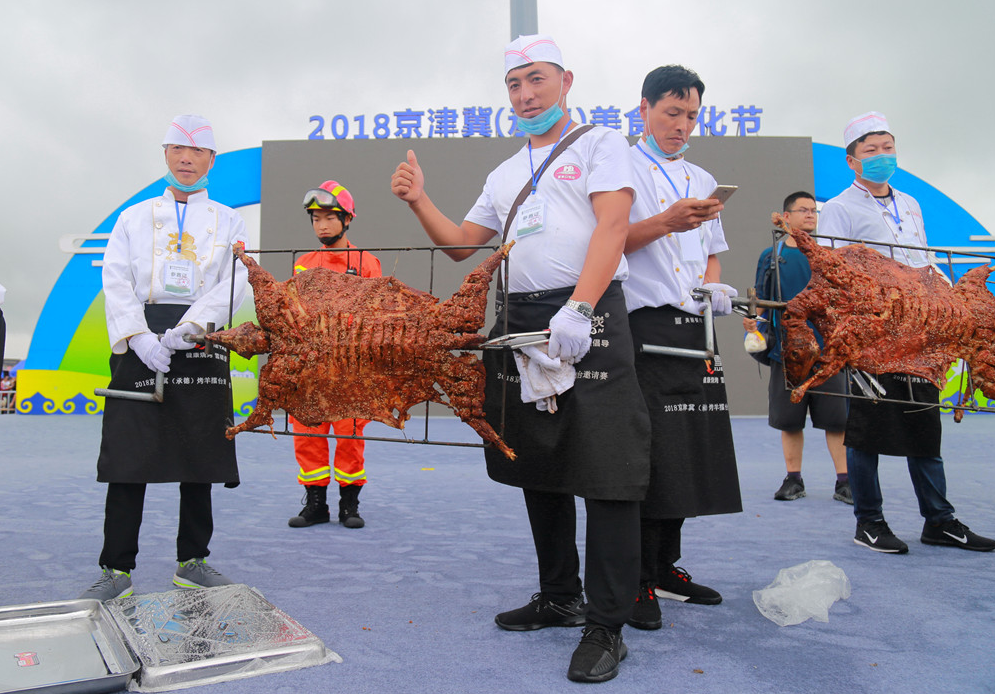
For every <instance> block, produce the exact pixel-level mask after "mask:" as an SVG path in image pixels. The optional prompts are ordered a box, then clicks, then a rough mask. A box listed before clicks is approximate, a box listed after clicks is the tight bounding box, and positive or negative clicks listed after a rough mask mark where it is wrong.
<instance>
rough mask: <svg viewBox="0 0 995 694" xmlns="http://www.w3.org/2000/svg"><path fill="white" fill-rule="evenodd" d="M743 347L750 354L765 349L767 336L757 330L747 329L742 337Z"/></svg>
mask: <svg viewBox="0 0 995 694" xmlns="http://www.w3.org/2000/svg"><path fill="white" fill-rule="evenodd" d="M743 349H745V350H746V351H747V352H750V353H751V354H752V353H754V352H763V351H764V350H765V349H767V338H766V337H764V334H763V333H762V332H760V331H759V330H747V331H746V335H745V336H744V337H743Z"/></svg>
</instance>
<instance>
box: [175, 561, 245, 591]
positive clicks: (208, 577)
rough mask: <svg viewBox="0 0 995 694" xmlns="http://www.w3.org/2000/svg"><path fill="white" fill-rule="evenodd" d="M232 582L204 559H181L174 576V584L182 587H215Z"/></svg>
mask: <svg viewBox="0 0 995 694" xmlns="http://www.w3.org/2000/svg"><path fill="white" fill-rule="evenodd" d="M231 583H232V582H231V581H229V580H228V579H227V578H225V577H224V574H222V573H221V572H220V571H218V570H217V569H214V568H213V567H211V565H210V564H208V563H207V561H206V560H204V559H189V560H187V561H181V562H180V565H179V567H177V569H176V574H175V575H174V576H173V584H174V585H177V586H179V587H180V588H214V587H216V586H227V585H231Z"/></svg>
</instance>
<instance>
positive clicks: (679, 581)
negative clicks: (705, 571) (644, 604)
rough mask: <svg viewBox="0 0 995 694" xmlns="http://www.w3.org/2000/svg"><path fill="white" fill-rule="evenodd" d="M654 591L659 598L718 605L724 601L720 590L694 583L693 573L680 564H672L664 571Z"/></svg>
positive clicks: (695, 603)
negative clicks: (692, 579)
mask: <svg viewBox="0 0 995 694" xmlns="http://www.w3.org/2000/svg"><path fill="white" fill-rule="evenodd" d="M654 592H655V593H656V597H658V598H665V599H667V600H680V601H681V602H690V603H692V604H694V605H718V604H719V603H720V602H722V596H721V595H719V592H718V591H716V590H712V589H711V588H709V587H708V586H702V585H698V584H697V583H693V582H692V581H691V574H689V573H688V572H687V571H685V570H684V569H682V568H681V567H679V566H671V567H670V569H669V570H667V571H664V572H663V575H662V576H661V577H660V583H659V585H657V587H656V590H655V591H654Z"/></svg>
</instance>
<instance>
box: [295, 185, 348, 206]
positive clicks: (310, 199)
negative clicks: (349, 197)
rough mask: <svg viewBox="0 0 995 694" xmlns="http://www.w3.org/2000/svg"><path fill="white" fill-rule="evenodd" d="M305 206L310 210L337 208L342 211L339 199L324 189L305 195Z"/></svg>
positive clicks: (310, 191)
mask: <svg viewBox="0 0 995 694" xmlns="http://www.w3.org/2000/svg"><path fill="white" fill-rule="evenodd" d="M303 205H304V207H306V208H308V209H315V208H322V209H334V208H336V207H338V208H339V209H342V208H341V206H340V205H339V199H338V198H337V197H335V196H334V195H332V194H331V193H329V192H328V191H327V190H325V189H324V188H315V189H314V190H309V191H308V192H307V193H305V194H304V203H303Z"/></svg>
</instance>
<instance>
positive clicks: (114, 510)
mask: <svg viewBox="0 0 995 694" xmlns="http://www.w3.org/2000/svg"><path fill="white" fill-rule="evenodd" d="M144 507H145V485H144V484H121V483H117V482H111V483H110V484H108V485H107V503H106V505H105V507H104V548H103V550H102V551H101V552H100V565H101V566H107V567H110V568H112V569H117V570H118V571H131V570H132V569H134V568H135V557H136V556H137V555H138V531H139V529H140V528H141V526H142V511H143V509H144ZM213 534H214V514H213V511H212V508H211V485H210V484H202V483H194V482H181V483H180V524H179V529H178V530H177V532H176V560H177V561H187V560H188V559H200V558H202V557H207V556H208V555H209V554H210V553H211V552H210V550H208V548H207V545H208V544H209V543H210V542H211V536H212V535H213Z"/></svg>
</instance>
